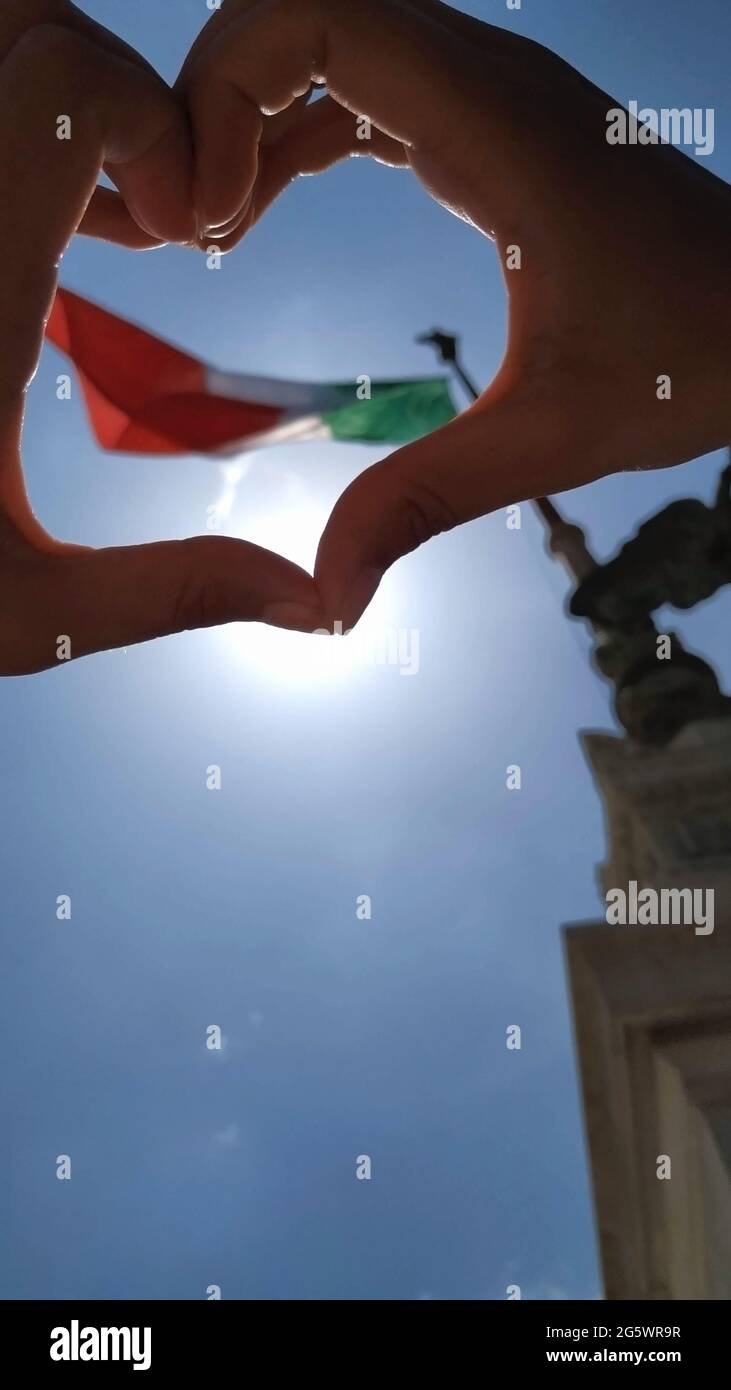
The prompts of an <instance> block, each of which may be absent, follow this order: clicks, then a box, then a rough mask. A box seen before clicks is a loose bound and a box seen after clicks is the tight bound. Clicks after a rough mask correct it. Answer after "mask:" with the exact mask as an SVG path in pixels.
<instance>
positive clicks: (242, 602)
mask: <svg viewBox="0 0 731 1390" xmlns="http://www.w3.org/2000/svg"><path fill="white" fill-rule="evenodd" d="M232 622H266V623H270V624H271V625H273V626H275V627H281V628H286V629H289V630H297V631H303V632H313V631H316V630H317V629H318V628H322V627H323V626H324V614H323V612H322V609H321V606H320V604H319V596H318V594H317V590H316V588H315V585H314V582H313V580H312V578H311V576H310V575H308V574H306V573H305V572H304V570H300V569H299V568H298V567H297V566H296V565H293V564H291V562H290V561H288V560H285V559H283V558H282V557H281V556H278V555H274V554H272V553H271V552H270V551H267V550H262V549H261V548H260V547H259V546H256V545H251V544H249V543H248V542H246V541H237V540H232V539H229V538H227V537H218V536H201V537H196V538H194V539H192V540H187V541H167V542H161V543H159V544H155V545H143V546H131V547H126V548H121V549H109V550H86V551H80V552H78V553H73V554H68V555H57V554H56V555H39V554H38V552H36V551H33V552H31V558H30V559H29V561H28V562H27V564H26V565H25V569H24V571H22V572H21V575H20V578H19V579H18V578H17V577H16V578H15V580H14V601H13V605H12V607H10V608H9V611H8V612H7V613H6V614H4V615H3V616H2V618H0V670H2V673H3V674H5V675H11V674H12V675H19V674H27V673H29V672H32V671H40V670H44V669H46V668H48V667H51V666H54V665H56V664H57V663H58V660H59V656H58V653H59V645H60V639H63V638H66V639H67V645H65V646H63V647H62V650H63V652H64V656H63V657H62V659H72V660H73V659H75V658H76V657H80V656H87V655H89V654H90V653H91V652H98V651H106V650H108V649H110V648H114V647H127V646H132V645H134V644H135V643H138V642H147V641H151V640H152V639H153V638H156V637H164V636H167V635H169V634H171V633H177V632H184V631H189V630H191V629H197V628H208V627H214V626H218V625H219V624H222V623H232Z"/></svg>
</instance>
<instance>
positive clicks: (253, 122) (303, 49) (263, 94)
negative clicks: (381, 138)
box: [185, 0, 486, 226]
mask: <svg viewBox="0 0 731 1390" xmlns="http://www.w3.org/2000/svg"><path fill="white" fill-rule="evenodd" d="M473 57H474V55H473V52H472V50H471V48H470V47H469V46H467V45H465V43H464V42H463V40H462V39H461V38H460V37H459V36H458V35H455V34H452V33H451V32H448V31H447V30H446V29H445V28H444V26H442V25H440V24H438V23H436V22H435V21H434V20H433V19H431V18H430V17H429V16H428V15H425V14H423V13H421V11H419V10H415V9H413V8H411V7H410V6H409V5H406V4H403V3H400V0H370V2H369V3H366V0H353V2H352V3H349V4H348V5H347V6H344V5H333V4H332V3H328V0H296V3H295V0H260V3H259V4H256V5H254V7H253V8H251V9H250V10H247V11H246V12H245V13H244V14H243V15H242V16H241V17H238V18H236V19H233V18H232V19H231V20H230V21H229V22H228V24H227V25H226V27H225V28H224V29H222V31H221V32H220V33H219V34H218V37H217V38H214V39H213V40H212V41H211V42H210V43H209V44H208V45H207V46H205V47H204V48H202V49H201V50H200V51H199V53H198V54H197V56H196V57H195V59H194V60H193V61H192V62H191V64H190V67H189V68H188V70H187V72H186V78H185V92H186V95H187V100H188V105H189V110H190V115H191V122H192V126H193V132H194V142H195V148H196V159H197V169H198V174H199V178H200V179H201V181H202V182H201V186H200V188H199V194H198V196H199V198H200V199H201V205H202V213H203V220H204V221H206V222H207V223H208V225H209V226H222V225H223V224H224V223H226V222H228V221H231V220H233V218H234V217H235V216H236V214H237V212H238V211H240V210H241V209H242V208H243V207H244V206H245V205H246V201H247V199H248V198H249V195H250V194H251V191H252V189H253V187H254V184H255V181H256V178H257V173H258V144H259V140H260V136H261V130H262V114H263V115H275V114H277V113H279V112H282V111H285V110H286V109H287V108H288V107H289V106H290V105H291V103H292V102H293V101H294V100H296V99H297V98H298V97H300V96H302V94H303V93H305V92H306V91H307V90H308V89H309V87H310V85H311V83H312V82H313V81H324V82H326V83H327V86H328V89H329V91H330V93H331V95H332V96H333V97H334V98H335V100H336V101H337V102H338V103H339V104H340V105H342V106H345V107H347V108H348V109H349V110H350V111H351V112H353V113H354V114H359V115H363V116H367V117H368V118H369V119H370V120H371V121H372V122H373V124H374V125H375V126H376V127H377V129H378V130H380V131H383V132H384V134H386V135H389V136H391V137H392V139H394V140H396V141H398V142H400V143H402V144H404V145H406V146H407V147H409V149H411V150H426V151H428V150H430V149H443V148H444V147H445V145H447V144H449V143H450V142H452V143H453V144H454V145H455V147H456V146H462V145H463V144H464V143H465V141H467V142H468V143H469V136H470V131H472V130H473V127H474V125H475V112H474V101H473V100H471V96H470V91H469V87H470V79H471V76H472V78H473V79H474V78H475V77H476V75H477V73H478V70H479V72H481V71H482V66H483V64H482V63H480V64H479V65H477V67H476V66H475V65H474V63H473V62H472V59H473ZM471 64H472V69H471ZM435 92H441V94H442V95H441V99H438V100H437V99H435ZM485 134H486V132H485V131H484V128H483V131H482V137H483V139H484V136H485ZM224 150H225V151H226V154H227V157H228V167H229V169H230V171H231V176H230V179H229V183H228V187H227V189H226V192H225V196H224V195H223V193H222V192H221V172H222V167H223V159H224V155H223V151H224ZM209 171H213V172H212V173H209Z"/></svg>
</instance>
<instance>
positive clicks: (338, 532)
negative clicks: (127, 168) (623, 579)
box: [177, 0, 731, 626]
mask: <svg viewBox="0 0 731 1390" xmlns="http://www.w3.org/2000/svg"><path fill="white" fill-rule="evenodd" d="M313 82H318V83H326V84H327V88H328V96H326V97H324V98H323V99H322V100H320V101H318V102H315V103H314V104H312V105H310V106H306V107H304V109H302V108H301V107H300V108H299V109H295V111H294V116H293V115H292V103H293V102H295V101H299V102H301V101H302V99H303V97H305V96H306V93H307V92H308V91H309V89H310V86H311V83H313ZM177 90H178V91H179V92H180V93H181V94H182V95H184V96H185V98H186V100H187V103H188V107H189V111H190V118H191V125H192V130H193V137H194V145H195V150H196V176H195V178H196V183H195V186H196V201H197V204H198V205H199V206H200V207H201V209H202V220H203V221H204V222H207V223H208V224H209V226H212V227H216V228H218V232H217V233H214V235H218V238H219V240H220V244H221V245H222V247H223V248H224V249H228V248H229V247H230V246H232V245H234V244H235V242H236V241H237V240H238V239H239V238H240V236H242V235H243V234H244V233H245V232H246V231H247V230H248V229H249V227H250V226H252V225H253V223H254V222H255V221H256V219H257V218H258V217H259V216H260V215H261V213H262V212H263V210H264V209H265V208H266V206H267V205H268V204H269V203H270V202H271V201H272V199H273V198H274V197H276V196H277V194H278V193H279V192H281V190H282V189H283V188H285V187H286V186H287V184H288V183H289V182H291V180H292V179H293V178H295V177H296V176H297V175H298V174H300V173H314V172H317V171H319V170H322V169H325V168H327V167H328V166H329V165H331V164H332V163H333V162H335V161H336V160H338V159H340V158H342V157H344V156H345V155H349V154H363V153H364V151H366V152H368V153H371V154H372V155H374V156H375V158H377V159H379V160H381V161H383V162H385V163H389V164H394V165H402V166H407V167H410V168H411V169H412V170H413V171H414V173H415V174H416V175H417V177H418V178H420V180H421V181H422V183H423V184H424V186H425V187H426V188H427V190H428V191H429V192H430V193H431V194H432V196H433V197H435V198H436V199H437V200H438V201H439V202H441V203H443V204H444V205H445V207H447V208H449V209H450V210H451V211H453V212H455V213H456V214H457V215H458V216H460V217H462V218H464V219H465V220H466V221H468V222H471V223H472V224H474V226H475V227H476V228H478V229H479V230H481V231H482V232H483V233H485V234H486V235H487V236H490V237H492V238H494V240H495V243H496V247H497V251H498V254H499V256H500V260H501V264H502V265H503V268H504V273H505V280H506V284H507V288H508V294H509V333H508V343H507V348H506V352H505V357H504V360H503V362H502V365H501V367H500V369H499V371H498V373H497V376H496V377H495V379H494V381H493V382H492V383H491V384H490V385H489V386H488V388H487V389H486V390H485V391H484V392H483V394H482V396H481V397H480V399H479V401H478V402H477V403H476V404H475V405H474V406H473V407H472V408H471V409H469V410H468V411H466V412H465V413H464V414H463V415H462V416H460V417H459V419H457V420H456V421H454V422H452V423H451V424H449V425H447V426H446V427H445V428H443V429H441V430H439V431H437V432H436V433H435V434H433V435H431V436H429V437H428V438H427V439H425V440H421V441H419V442H418V443H416V444H412V445H409V446H408V447H406V448H403V449H399V450H398V451H397V452H396V453H394V454H392V455H391V456H390V457H389V458H388V459H386V460H384V461H383V462H381V463H378V464H376V465H375V466H374V467H373V468H370V469H368V470H367V471H366V472H365V473H364V474H362V475H361V477H359V478H358V479H357V480H356V481H355V482H354V483H353V484H352V485H351V486H350V487H349V488H348V489H347V491H346V492H345V494H344V495H343V497H341V499H340V501H339V502H338V503H337V505H336V507H335V510H334V512H333V514H332V516H331V518H330V521H329V523H328V525H327V528H326V530H325V533H324V535H323V538H322V541H321V544H320V549H319V553H318V557H317V565H316V569H315V578H316V580H317V583H318V586H319V590H320V594H321V596H322V599H323V602H324V604H325V607H326V611H327V613H328V615H329V617H330V620H331V621H332V619H334V618H336V617H337V618H340V619H342V620H343V621H344V623H345V624H346V626H352V624H353V623H354V622H355V621H357V618H358V617H359V616H360V614H361V613H362V611H363V609H364V608H365V607H366V605H367V604H368V602H369V601H370V598H371V597H372V595H373V593H374V592H375V590H376V588H377V586H378V584H379V582H380V579H381V577H382V575H383V574H384V572H385V570H386V569H387V568H388V567H389V566H390V565H391V564H392V563H393V562H394V561H395V560H396V559H397V558H398V557H399V556H401V555H404V554H406V553H407V552H409V551H411V550H413V549H415V548H416V547H417V546H418V545H420V544H421V543H422V542H424V541H425V540H427V539H429V538H430V537H431V536H434V535H436V534H437V533H439V532H441V531H445V530H448V529H450V528H452V527H454V526H456V525H458V524H460V523H462V522H466V521H469V520H471V519H473V518H475V517H478V516H481V515H483V514H485V513H487V512H489V511H492V510H493V509H495V508H496V507H499V506H502V505H504V504H506V503H510V502H516V501H519V500H521V499H523V498H527V497H535V496H539V495H542V494H544V493H546V492H548V491H562V490H565V489H567V488H570V487H575V486H578V485H580V484H582V483H587V482H589V481H591V480H593V479H595V478H598V477H601V476H603V475H604V474H607V473H611V472H614V471H617V470H621V469H634V468H640V467H660V466H667V465H670V464H675V463H681V462H683V461H685V460H687V459H689V458H692V457H694V456H696V455H698V454H700V453H704V452H706V451H709V450H711V449H714V448H717V447H720V446H721V445H723V444H724V443H725V442H727V440H728V439H729V437H731V366H730V359H731V352H729V327H728V325H729V322H730V321H731V278H730V272H729V264H730V263H729V258H728V247H729V244H730V243H731V235H730V234H731V194H730V192H729V189H728V188H727V187H726V185H725V184H723V183H721V182H720V181H719V180H717V179H716V178H714V177H713V176H712V175H711V174H709V173H708V172H707V171H705V170H703V169H701V168H700V167H699V166H697V165H695V164H694V163H693V162H692V161H691V160H689V159H687V158H686V157H685V156H684V155H682V154H680V153H679V152H678V151H677V150H675V149H673V148H671V147H670V146H652V145H648V146H642V145H637V146H616V145H609V144H608V143H607V140H606V131H607V121H606V113H607V111H608V110H609V109H610V108H611V107H613V106H615V105H616V103H615V102H613V101H612V99H611V98H609V97H608V96H606V95H605V94H604V93H602V92H600V91H599V90H598V89H597V88H595V87H593V86H592V85H591V83H589V82H588V81H586V80H585V79H584V78H583V77H581V76H580V75H579V74H578V73H577V72H576V71H574V70H573V69H572V68H571V67H569V66H568V65H567V64H566V63H564V62H562V60H561V59H559V58H558V57H556V55H554V54H552V53H550V52H549V51H548V50H546V49H544V48H541V47H540V46H539V45H537V44H535V43H532V42H530V41H529V40H526V39H522V38H520V37H518V36H516V35H514V34H512V33H508V32H506V31H504V30H502V29H497V28H493V27H492V26H490V25H487V24H483V23H481V22H479V21H478V20H475V19H472V18H469V17H467V16H465V15H462V14H460V13H458V12H457V11H455V10H452V9H450V8H449V7H447V6H446V5H443V4H440V3H437V0H347V3H337V0H258V2H255V0H227V3H226V4H225V6H224V8H223V9H222V10H221V11H220V12H219V13H217V14H216V15H215V17H214V18H213V19H212V20H211V21H210V23H209V24H208V25H207V27H206V29H205V30H204V31H203V33H202V35H201V37H200V38H199V40H198V42H197V44H196V45H195V46H194V48H193V49H192V51H191V54H190V56H189V58H188V60H187V62H186V64H185V67H184V69H183V71H182V73H181V76H180V78H179V81H178V84H177ZM262 113H263V115H264V116H265V117H267V118H271V117H275V118H276V119H278V120H281V119H283V116H282V115H279V114H278V113H285V114H286V116H287V117H289V119H288V123H287V125H286V126H285V127H284V128H283V129H282V130H281V131H278V132H277V131H275V132H274V133H273V134H272V132H271V130H269V131H267V129H266V127H264V131H265V134H264V137H263V138H262ZM358 116H361V117H362V116H366V117H368V118H369V119H370V120H371V122H372V123H373V139H372V141H371V142H363V141H360V140H358V138H357V135H356V130H357V117H358ZM510 247H519V248H520V258H521V268H520V269H517V268H516V269H511V268H510V264H511V259H510V255H509V248H510ZM513 258H514V253H513ZM721 340H723V343H724V344H725V347H724V348H723V350H722V348H721ZM661 375H663V376H669V377H670V379H671V389H672V398H671V400H660V399H658V395H657V381H658V378H659V377H660V376H661Z"/></svg>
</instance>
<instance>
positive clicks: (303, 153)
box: [212, 96, 408, 251]
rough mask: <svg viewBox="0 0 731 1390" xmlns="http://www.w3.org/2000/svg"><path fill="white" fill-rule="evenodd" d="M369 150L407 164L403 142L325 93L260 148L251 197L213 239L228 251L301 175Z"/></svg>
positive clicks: (383, 158) (398, 164)
mask: <svg viewBox="0 0 731 1390" xmlns="http://www.w3.org/2000/svg"><path fill="white" fill-rule="evenodd" d="M352 156H359V157H363V156H369V157H370V158H372V159H375V160H376V161H377V162H379V163H381V164H388V165H390V166H391V167H392V168H403V167H404V165H407V164H408V156H407V154H406V151H405V149H404V146H403V145H402V144H401V143H400V142H399V141H398V140H392V139H391V138H390V136H388V135H384V134H383V131H380V130H378V129H377V128H376V127H375V126H370V128H368V127H367V126H365V125H364V122H363V119H362V118H361V117H359V116H355V115H353V112H352V111H348V110H347V109H346V108H345V107H344V106H341V105H340V104H339V102H337V101H334V100H333V99H332V97H330V96H327V97H322V98H321V99H320V100H319V101H316V102H315V103H314V104H313V105H312V106H308V107H307V108H306V110H304V111H302V112H301V113H300V114H299V116H298V119H297V120H296V121H294V122H292V123H291V125H290V126H289V128H288V129H287V131H286V133H285V134H284V135H283V136H280V138H279V139H278V140H277V141H276V142H275V143H274V144H272V145H271V146H269V147H268V148H267V149H262V150H261V151H260V157H259V172H258V176H257V180H256V183H255V185H254V189H253V193H252V196H251V201H250V203H249V205H248V207H247V208H246V209H245V211H244V213H243V214H242V213H239V215H238V217H236V218H235V219H234V221H233V223H232V224H229V225H228V226H225V227H220V228H217V229H216V231H215V232H214V233H213V234H212V239H213V240H215V241H216V242H217V243H219V244H220V247H221V249H222V250H223V251H230V250H231V249H232V247H233V246H235V245H236V244H237V242H239V241H240V240H241V238H242V236H243V235H244V233H245V232H248V231H249V230H250V229H251V227H253V226H254V225H255V224H256V223H257V222H258V221H259V219H260V218H261V217H262V216H263V214H264V213H265V212H266V210H267V208H268V207H270V205H271V204H272V203H273V202H274V201H275V199H276V198H278V197H279V195H280V194H281V193H283V192H284V190H285V189H286V188H287V187H288V186H289V185H290V184H291V183H292V182H293V181H294V180H295V179H296V178H298V177H299V176H300V175H305V174H307V175H309V174H320V173H323V172H324V170H325V169H329V168H331V166H332V165H334V164H337V163H338V162H339V161H340V160H342V159H346V158H349V157H352Z"/></svg>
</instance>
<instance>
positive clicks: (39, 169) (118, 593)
mask: <svg viewBox="0 0 731 1390" xmlns="http://www.w3.org/2000/svg"><path fill="white" fill-rule="evenodd" d="M5 18H6V16H5V14H4V15H3V21H4V20H5ZM3 35H4V30H3V25H2V24H0V130H1V131H2V133H3V137H2V141H1V142H0V588H1V589H2V592H3V602H2V604H1V605H0V673H2V674H4V675H19V674H23V673H26V672H30V671H39V670H42V669H44V668H45V667H49V666H54V665H56V663H57V660H58V659H59V654H61V655H62V658H63V659H65V658H66V656H67V652H66V649H65V646H64V644H61V645H60V646H59V639H60V638H62V637H68V638H69V640H70V647H71V650H70V655H71V657H77V656H83V655H85V654H86V653H88V652H93V651H98V650H100V649H103V648H108V647H116V646H127V645H130V644H132V643H134V642H141V641H146V640H148V639H149V638H152V637H157V636H161V635H163V634H165V633H170V632H179V631H182V630H183V629H185V628H192V627H207V626H211V625H213V624H216V623H222V622H230V621H234V620H244V621H246V620H265V621H270V622H273V623H275V624H278V625H280V626H284V627H304V628H309V629H313V628H316V627H317V626H318V625H319V626H322V625H323V615H322V613H321V611H320V609H319V603H318V595H317V592H316V590H315V586H314V583H313V581H312V579H311V578H310V576H309V575H307V574H305V573H304V571H302V570H299V569H298V568H297V567H296V566H295V565H292V564H290V563H289V561H286V560H284V559H282V558H281V557H279V556H275V555H271V554H269V552H267V551H263V550H261V549H259V548H258V547H257V546H253V545H247V544H245V543H244V542H239V541H234V540H226V539H223V538H218V537H200V538H197V539H194V540H190V541H176V542H170V543H166V544H159V545H144V546H132V547H128V548H123V549H112V550H91V549H85V548H82V547H78V546H69V545H64V544H63V543H61V542H59V541H56V540H54V539H53V538H52V537H51V536H49V535H48V533H47V532H46V531H44V529H43V527H42V526H41V525H40V523H39V522H38V521H37V520H36V518H35V517H34V515H33V512H32V511H31V508H30V504H29V502H28V498H27V495H26V492H25V487H24V483H23V475H22V467H21V461H20V432H21V423H22V417H23V410H24V405H25V392H26V389H27V387H28V383H29V382H30V380H31V378H32V376H33V374H34V372H35V369H36V366H37V362H38V357H39V353H40V348H41V343H42V340H43V329H44V323H45V319H46V318H47V315H48V312H49V310H50V306H51V303H52V300H53V294H54V292H55V287H56V275H57V267H58V262H59V260H60V258H61V256H62V255H63V252H64V250H65V248H66V246H67V243H68V241H69V240H70V238H71V236H72V235H73V233H74V232H75V230H76V228H77V226H78V225H79V223H80V222H81V220H82V217H83V216H84V212H85V209H86V208H87V205H88V204H89V200H90V199H91V198H92V196H93V190H94V188H95V185H96V181H97V178H98V175H99V171H100V170H101V169H102V168H104V169H106V170H107V171H108V172H111V174H112V177H113V178H114V180H115V182H116V183H117V186H118V188H119V189H120V190H121V191H122V194H123V197H124V199H125V202H126V204H127V206H128V207H129V208H133V209H134V213H135V218H139V220H140V222H141V223H142V224H143V226H144V227H145V228H147V229H149V235H151V236H153V237H154V238H159V239H167V238H170V237H173V238H179V239H189V238H190V237H191V236H193V235H194V232H195V226H194V221H193V215H192V212H191V194H190V151H189V145H188V135H187V129H186V124H185V119H184V117H183V115H182V113H181V111H180V108H179V106H178V104H177V103H176V102H175V101H174V99H173V97H172V95H171V94H170V92H169V91H168V89H167V88H166V87H165V85H164V83H162V82H161V80H160V79H159V78H157V77H155V76H153V75H152V74H151V73H150V72H149V70H148V69H147V68H146V66H145V65H144V64H142V63H136V62H130V61H129V60H128V59H127V58H126V57H125V56H124V55H121V56H120V55H119V54H118V53H117V51H116V47H115V45H112V46H111V47H110V46H108V45H107V44H106V43H103V44H100V43H97V42H96V40H95V37H94V36H93V35H92V36H91V37H90V36H89V35H88V34H87V33H84V32H79V31H77V30H76V29H75V28H74V26H69V25H65V24H64V25H49V24H43V23H39V24H38V25H36V26H32V27H31V28H29V29H28V30H27V31H26V32H24V33H23V34H22V35H20V36H17V35H16V37H15V41H14V42H12V41H10V42H8V43H7V44H6V46H5V47H2V43H3ZM5 37H7V35H5ZM61 115H63V116H67V117H69V119H70V122H71V138H70V139H68V140H60V139H58V138H57V121H58V118H59V116H61ZM90 216H91V217H92V218H93V217H94V216H96V213H95V212H94V211H92V212H91V214H90ZM102 216H105V214H104V213H102ZM127 216H129V214H127ZM113 217H114V218H115V219H117V218H118V205H117V204H116V202H115V204H114V211H113ZM303 610H304V612H303Z"/></svg>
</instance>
